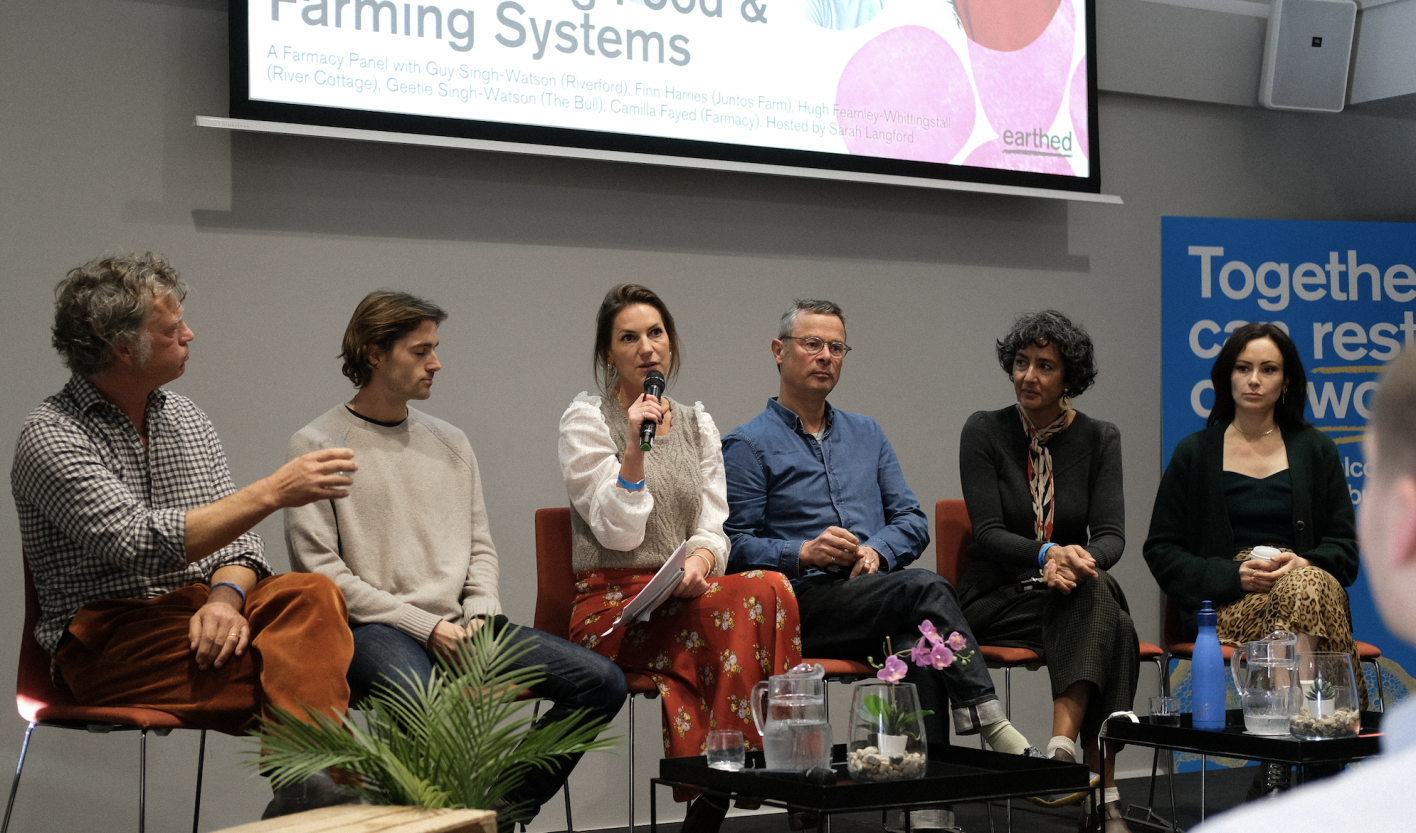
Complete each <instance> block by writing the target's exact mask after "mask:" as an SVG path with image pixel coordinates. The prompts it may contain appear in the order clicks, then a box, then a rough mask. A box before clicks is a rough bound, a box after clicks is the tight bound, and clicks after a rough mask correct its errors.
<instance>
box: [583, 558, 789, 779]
mask: <svg viewBox="0 0 1416 833" xmlns="http://www.w3.org/2000/svg"><path fill="white" fill-rule="evenodd" d="M653 577H654V572H653V571H652V570H586V571H585V572H583V573H581V574H580V575H578V576H577V577H576V583H575V590H576V593H577V595H576V598H575V606H574V607H573V608H572V609H571V619H570V640H571V641H572V642H574V643H576V644H578V645H583V646H585V647H587V648H590V649H591V650H593V651H595V652H596V653H598V654H600V655H602V656H604V657H607V658H609V659H610V660H611V661H612V662H614V663H615V664H616V665H618V666H619V667H620V668H623V669H624V670H626V671H637V672H639V673H641V674H648V675H649V676H650V677H652V678H653V680H654V683H655V684H656V685H657V686H658V687H659V693H660V694H661V695H662V696H663V699H664V754H665V755H666V756H668V757H671V758H675V757H683V756H685V755H702V754H703V753H704V750H705V749H706V748H707V744H708V732H709V730H711V729H741V730H742V736H743V739H744V740H745V741H746V745H747V748H748V749H760V748H762V736H761V735H759V734H758V733H757V729H756V727H755V726H754V725H753V722H752V707H751V706H750V705H749V696H750V695H751V693H752V686H753V684H755V683H756V682H758V681H759V680H765V679H767V678H768V677H770V676H772V675H773V674H780V673H782V672H783V671H786V670H787V669H789V668H791V667H792V666H794V665H796V664H798V663H800V662H801V620H800V618H799V617H798V616H797V603H796V594H794V593H793V592H792V586H791V584H790V583H789V582H788V581H787V578H786V576H783V575H782V574H781V573H775V572H767V571H764V570H753V571H750V572H746V573H738V574H736V575H730V576H719V577H717V578H714V579H710V580H709V582H708V590H707V592H705V593H704V594H703V595H702V596H699V597H698V598H696V599H678V598H670V599H669V600H667V601H666V602H664V603H663V604H662V605H660V606H659V609H658V610H655V611H654V613H653V614H651V615H650V617H649V620H648V621H647V622H641V623H640V624H637V625H632V626H630V627H628V628H619V629H616V630H615V631H614V632H613V633H611V634H610V635H609V636H606V637H601V634H603V633H604V632H605V631H606V630H609V627H610V623H611V622H613V621H614V620H615V616H616V615H618V614H619V611H620V609H621V608H622V607H623V606H624V605H625V604H626V603H628V602H629V601H630V600H631V599H633V598H634V596H635V594H636V593H638V592H639V591H640V589H642V588H643V587H644V585H646V584H648V583H649V580H650V579H652V578H653Z"/></svg>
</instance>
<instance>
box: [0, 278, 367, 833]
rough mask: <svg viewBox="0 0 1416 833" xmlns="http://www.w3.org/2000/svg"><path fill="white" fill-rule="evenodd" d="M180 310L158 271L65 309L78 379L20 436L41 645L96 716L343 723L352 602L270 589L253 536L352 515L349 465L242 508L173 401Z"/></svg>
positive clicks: (292, 793)
mask: <svg viewBox="0 0 1416 833" xmlns="http://www.w3.org/2000/svg"><path fill="white" fill-rule="evenodd" d="M185 296H186V286H185V284H183V283H182V281H181V279H180V278H179V277H178V276H177V273H176V271H174V270H173V269H172V267H171V266H169V265H168V264H167V262H166V261H164V260H163V259H161V258H159V257H157V256H154V255H152V254H148V255H145V256H142V257H138V256H116V257H108V258H103V259H99V260H95V261H92V262H90V263H88V264H86V265H84V266H81V267H79V268H77V269H74V270H73V271H71V272H70V273H69V274H68V276H67V277H66V278H65V279H64V280H63V281H61V282H60V283H59V286H58V287H57V289H56V301H55V317H54V330H53V333H54V347H55V349H56V350H58V351H59V354H60V355H61V356H62V357H63V359H64V363H65V364H66V365H67V366H68V367H69V369H70V370H71V371H73V376H72V378H71V379H70V380H69V383H68V384H67V385H65V386H64V389H63V390H62V391H60V392H59V393H57V394H55V395H54V396H51V397H49V398H48V399H46V400H45V401H44V403H43V404H41V405H40V406H39V407H38V408H36V409H35V410H34V412H33V413H31V414H30V416H29V418H28V419H27V420H26V421H25V426H24V428H23V429H22V430H21V432H20V439H19V442H18V444H17V446H16V449H15V463H14V469H13V470H12V471H11V475H10V477H11V487H12V489H13V492H14V496H15V505H16V507H17V508H18V510H19V516H20V535H21V538H22V539H23V542H24V552H25V559H26V562H27V564H28V566H29V569H30V570H31V571H32V573H33V576H34V584H35V589H36V590H37V591H38V596H39V603H40V609H41V613H40V618H39V624H38V625H37V626H36V627H35V632H34V636H35V638H36V639H37V640H38V641H39V643H40V644H41V645H43V646H44V647H45V648H46V649H47V650H48V651H49V652H50V653H51V654H52V655H53V668H54V672H55V679H56V682H58V683H60V684H61V685H64V686H67V687H68V688H69V689H70V690H71V691H72V692H73V694H74V696H75V698H76V699H77V700H78V702H79V703H81V704H83V705H90V706H137V707H143V708H151V709H158V710H161V711H165V712H168V713H171V714H174V715H176V716H178V717H180V718H182V719H183V720H186V721H188V722H190V723H192V724H195V725H198V726H202V727H206V728H211V729H216V730H219V731H223V732H228V733H232V734H240V733H242V732H244V731H245V730H247V729H249V728H251V727H252V726H254V725H255V723H256V717H257V715H260V714H264V715H265V716H267V717H270V716H272V714H271V713H270V711H269V709H270V707H272V706H279V707H283V708H285V709H288V710H290V711H292V712H294V713H295V714H297V715H303V714H304V713H305V709H312V710H315V711H318V712H322V713H324V714H327V715H336V714H340V713H343V712H344V711H346V709H347V708H348V701H349V687H348V684H347V683H346V682H345V676H344V675H345V671H346V669H347V668H348V666H349V660H350V657H351V656H352V654H353V641H352V638H351V636H350V633H349V627H348V624H347V619H346V612H345V606H344V599H343V596H342V595H341V593H340V592H339V589H338V588H337V587H336V586H335V585H334V583H333V582H331V581H330V580H329V579H327V578H325V577H324V576H321V575H310V574H295V573H291V574H286V575H281V576H272V575H271V568H270V565H269V564H267V563H266V560H265V557H264V545H263V544H262V543H261V540H260V538H259V537H257V536H256V534H255V533H254V532H251V531H250V530H251V527H253V526H255V524H257V523H258V522H260V521H261V520H262V519H263V518H265V517H266V516H267V515H269V514H271V513H272V512H274V511H276V510H278V509H281V508H284V507H290V506H300V505H303V504H306V503H309V502H311V501H315V500H325V499H337V498H342V497H344V496H345V494H346V492H345V491H344V490H343V489H341V488H340V487H342V486H347V485H349V484H350V483H351V482H353V481H352V480H351V479H350V478H349V477H348V476H347V475H346V474H345V473H346V472H352V471H354V470H355V469H356V468H357V466H356V465H355V464H354V462H353V460H352V457H353V453H352V452H350V451H349V450H348V449H327V450H323V451H317V452H314V453H312V454H307V455H305V456H303V457H300V458H297V459H295V460H291V461H290V462H289V463H287V464H286V465H284V466H282V467H281V468H280V469H279V470H277V471H276V472H275V473H274V474H272V475H271V476H269V477H267V478H265V479H263V480H260V481H258V482H256V483H253V484H251V485H250V486H247V487H246V488H244V489H240V490H237V489H236V488H235V486H234V485H233V484H232V482H231V473H230V471H229V470H228V468H227V465H226V457H225V454H224V453H223V452H222V448H221V442H220V440H218V439H217V436H216V431H215V429H214V428H213V427H212V424H211V422H210V421H209V420H208V419H207V417H206V415H205V414H203V413H202V412H201V411H200V410H198V409H197V407H196V406H195V405H194V404H192V402H191V401H190V400H188V399H186V398H185V397H182V396H179V395H177V394H175V393H172V392H170V391H165V390H162V387H161V386H162V385H164V384H166V383H168V382H171V381H172V380H174V379H176V378H177V377H179V376H181V375H182V373H183V372H184V370H185V369H186V363H187V357H188V352H189V351H188V347H187V345H188V342H190V341H191V340H192V338H193V334H192V331H191V329H190V328H188V327H187V325H186V323H185V322H184V321H183V320H182V300H183V298H184V297H185ZM316 646H318V650H311V648H314V647H316ZM350 799H351V796H350V795H349V794H348V793H346V792H344V791H342V790H340V789H338V788H337V787H336V786H335V785H334V784H333V783H331V782H330V780H329V777H328V775H327V774H322V775H321V776H317V777H315V778H312V779H310V780H309V781H307V782H304V783H300V784H296V785H294V786H291V787H283V788H281V789H280V790H277V791H276V797H275V800H273V801H272V802H271V805H270V806H269V807H267V810H266V814H267V816H270V815H279V814H283V813H287V812H295V811H298V810H303V809H310V808H312V807H318V806H324V805H327V804H334V803H343V802H346V801H349V800H350Z"/></svg>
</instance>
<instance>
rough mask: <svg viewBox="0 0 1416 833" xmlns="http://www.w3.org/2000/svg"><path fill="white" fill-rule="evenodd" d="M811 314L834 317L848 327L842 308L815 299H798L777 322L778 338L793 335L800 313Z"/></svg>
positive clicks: (832, 303)
mask: <svg viewBox="0 0 1416 833" xmlns="http://www.w3.org/2000/svg"><path fill="white" fill-rule="evenodd" d="M802 312H805V313H809V314H811V315H834V316H836V317H837V318H839V319H841V326H842V327H844V326H846V314H845V313H844V312H841V306H840V305H839V304H836V303H834V302H832V301H818V300H816V299H815V298H798V299H796V300H795V301H792V305H791V307H790V308H788V309H787V311H786V312H784V313H782V317H781V318H780V319H779V320H778V321H777V338H786V337H787V336H789V335H791V334H792V328H793V327H795V326H796V319H797V314H798V313H802Z"/></svg>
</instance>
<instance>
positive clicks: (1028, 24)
mask: <svg viewBox="0 0 1416 833" xmlns="http://www.w3.org/2000/svg"><path fill="white" fill-rule="evenodd" d="M1060 2H1062V0H954V10H955V13H956V14H958V16H959V23H960V24H962V25H963V27H964V34H966V35H968V37H969V40H971V41H973V42H974V43H976V44H978V45H979V46H984V47H987V48H989V49H993V50H997V51H998V52H1014V51H1016V50H1019V49H1022V48H1023V47H1024V46H1027V45H1028V44H1030V43H1032V42H1033V41H1035V40H1037V39H1038V36H1039V35H1041V34H1042V32H1043V30H1044V29H1046V28H1047V25H1048V24H1049V23H1051V22H1052V18H1053V17H1054V16H1055V15H1056V14H1057V4H1058V3H1060Z"/></svg>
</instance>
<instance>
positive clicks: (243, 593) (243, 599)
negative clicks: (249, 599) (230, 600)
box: [211, 581, 246, 605]
mask: <svg viewBox="0 0 1416 833" xmlns="http://www.w3.org/2000/svg"><path fill="white" fill-rule="evenodd" d="M218 587H230V588H231V589H232V590H235V591H236V592H237V593H238V594H239V595H240V596H241V604H243V605H244V604H245V603H246V591H245V590H242V589H241V588H239V587H237V586H236V585H234V584H232V583H231V582H229V581H218V582H216V583H215V584H213V585H212V586H211V589H213V590H215V589H216V588H218Z"/></svg>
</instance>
